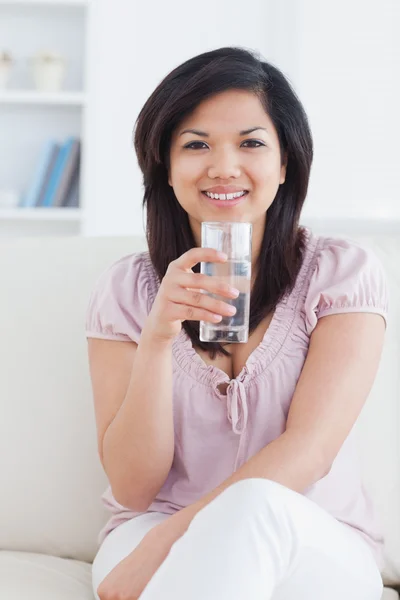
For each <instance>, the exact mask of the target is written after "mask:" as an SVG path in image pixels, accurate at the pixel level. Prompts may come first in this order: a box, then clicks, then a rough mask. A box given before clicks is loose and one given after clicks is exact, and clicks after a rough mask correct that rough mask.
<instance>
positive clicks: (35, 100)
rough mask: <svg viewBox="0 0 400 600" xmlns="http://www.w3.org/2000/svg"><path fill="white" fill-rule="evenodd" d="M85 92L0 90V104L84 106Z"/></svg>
mask: <svg viewBox="0 0 400 600" xmlns="http://www.w3.org/2000/svg"><path fill="white" fill-rule="evenodd" d="M85 102H86V94H84V93H83V92H53V93H50V92H38V91H36V90H32V91H31V90H26V91H25V90H0V104H31V105H32V104H34V105H53V106H84V105H85Z"/></svg>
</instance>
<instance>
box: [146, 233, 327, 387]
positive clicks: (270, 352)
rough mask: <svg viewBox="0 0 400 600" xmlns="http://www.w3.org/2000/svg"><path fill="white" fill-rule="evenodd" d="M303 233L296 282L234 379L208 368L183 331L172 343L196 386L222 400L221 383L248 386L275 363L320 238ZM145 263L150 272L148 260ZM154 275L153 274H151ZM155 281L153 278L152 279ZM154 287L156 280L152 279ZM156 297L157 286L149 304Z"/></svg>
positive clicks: (179, 362) (211, 366)
mask: <svg viewBox="0 0 400 600" xmlns="http://www.w3.org/2000/svg"><path fill="white" fill-rule="evenodd" d="M304 229H305V232H306V233H305V237H306V243H305V252H304V258H303V263H302V265H301V267H300V270H299V273H298V275H297V278H296V282H295V285H294V287H293V289H292V291H291V292H290V293H286V294H285V295H284V296H283V298H282V299H281V301H280V302H278V304H277V305H276V308H275V311H274V314H273V316H272V319H271V321H270V324H269V326H268V328H267V330H266V331H265V334H264V336H263V338H262V340H261V342H260V343H259V344H258V346H256V348H255V349H254V350H253V352H252V353H251V354H250V355H249V357H248V359H247V361H246V364H245V365H244V367H243V368H242V370H241V371H240V373H239V374H238V376H237V377H235V378H233V379H231V378H230V377H229V376H228V375H227V374H226V373H225V372H224V371H222V370H221V369H220V368H218V367H216V366H215V365H208V364H206V363H205V362H204V360H203V359H202V357H201V356H200V355H199V354H198V353H197V352H196V350H195V348H194V347H193V344H192V340H191V339H190V337H189V336H188V334H187V333H186V331H185V330H184V329H183V328H182V330H181V331H180V333H179V334H178V335H177V337H176V338H175V340H174V342H173V355H174V358H175V360H176V362H177V364H178V365H179V366H180V368H181V369H183V370H184V371H185V372H186V373H187V374H188V375H190V377H192V378H193V379H194V380H196V381H197V382H198V383H200V384H202V385H205V386H207V387H213V388H214V389H215V390H216V392H217V393H218V394H219V395H220V396H221V397H226V395H225V394H222V393H221V392H220V391H219V390H218V388H217V386H218V385H220V384H221V383H227V384H228V385H229V384H230V383H231V382H235V381H236V382H243V383H245V384H247V383H248V382H250V381H251V380H252V379H254V377H256V376H257V375H258V374H259V373H261V372H262V371H265V370H266V369H267V368H268V367H269V366H270V365H271V364H272V362H273V361H274V359H275V358H276V356H277V355H278V353H279V351H280V349H281V348H282V346H283V345H284V343H285V340H286V338H287V336H288V333H289V331H290V330H291V328H292V324H293V320H294V318H295V315H296V305H297V302H298V299H299V296H300V292H301V290H302V288H303V285H304V282H305V280H306V278H307V276H308V274H309V271H310V266H311V263H312V261H313V258H314V256H315V254H316V250H317V246H318V240H319V238H318V237H316V236H314V235H313V234H312V232H311V230H310V229H308V228H306V227H304ZM148 261H150V264H149V265H148V267H150V266H151V269H152V270H153V267H152V264H151V260H150V256H149V255H148ZM153 273H154V274H155V272H154V270H153ZM153 277H154V275H153ZM153 281H154V283H156V282H155V280H154V279H153ZM156 293H157V285H156V286H155V287H153V290H152V295H153V298H152V299H151V300H152V301H153V300H154V298H155V295H156Z"/></svg>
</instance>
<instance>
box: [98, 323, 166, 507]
mask: <svg viewBox="0 0 400 600" xmlns="http://www.w3.org/2000/svg"><path fill="white" fill-rule="evenodd" d="M173 455H174V426H173V411H172V342H171V343H167V342H166V343H160V342H156V341H155V340H153V339H152V337H151V335H150V334H149V333H148V332H147V331H146V330H145V329H144V330H143V332H142V336H141V339H140V343H139V345H138V348H137V351H136V354H135V360H134V365H133V367H132V373H131V378H130V382H129V386H128V390H127V393H126V396H125V399H124V401H123V403H122V405H121V408H120V409H119V411H118V413H117V415H116V417H115V418H114V420H113V421H112V423H111V424H110V426H109V427H108V429H107V431H106V434H105V436H104V440H103V460H104V465H105V468H106V472H107V474H111V473H112V474H113V476H112V479H111V477H110V475H109V479H110V484H111V487H112V490H113V493H114V494H115V496H116V499H117V501H119V502H120V504H123V505H124V506H126V507H128V508H131V509H132V510H138V511H141V510H146V509H147V507H148V505H149V503H151V501H152V499H153V498H154V496H155V495H156V494H157V493H158V491H159V489H160V488H161V486H162V485H163V483H164V481H165V479H166V478H167V476H168V473H169V471H170V468H171V465H172V460H173Z"/></svg>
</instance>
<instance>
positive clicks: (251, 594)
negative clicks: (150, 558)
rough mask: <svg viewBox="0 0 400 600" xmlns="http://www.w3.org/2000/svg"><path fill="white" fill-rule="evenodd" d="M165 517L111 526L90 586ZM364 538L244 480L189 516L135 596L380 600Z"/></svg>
mask: <svg viewBox="0 0 400 600" xmlns="http://www.w3.org/2000/svg"><path fill="white" fill-rule="evenodd" d="M167 518H169V515H166V514H163V513H158V512H153V513H147V514H145V515H140V516H138V517H135V518H133V519H131V520H130V521H127V522H125V523H123V524H121V525H119V526H118V527H117V528H116V529H114V530H113V531H112V532H111V533H110V534H109V535H108V537H107V538H106V539H105V540H104V542H103V544H102V545H101V547H100V548H99V551H98V553H97V556H96V557H95V560H94V562H93V568H92V577H93V589H94V592H95V595H96V598H97V599H98V596H97V593H96V590H97V588H98V586H99V585H100V583H101V581H102V580H103V579H104V578H105V577H106V575H107V574H108V573H109V572H110V571H111V570H112V569H113V568H114V567H115V566H116V565H117V564H118V563H119V562H120V561H121V560H122V559H123V558H125V557H126V556H127V555H128V554H130V553H131V552H132V550H133V549H134V548H135V547H136V546H137V545H138V544H139V542H140V541H141V540H142V538H143V537H144V536H145V534H146V533H147V532H148V531H150V530H151V529H152V528H153V527H154V526H155V525H157V524H158V523H160V522H161V521H163V520H165V519H167ZM382 590H383V586H382V579H381V576H380V573H379V569H378V566H377V564H376V562H375V559H374V557H373V554H372V551H371V550H370V548H369V546H368V544H367V542H364V540H363V539H362V538H361V537H359V536H358V534H356V533H355V532H353V531H352V530H351V529H350V528H349V527H347V526H346V525H343V524H342V523H340V522H339V521H337V520H336V519H334V518H333V517H332V516H331V515H330V514H328V513H327V512H326V511H324V510H323V509H321V508H320V507H319V506H318V505H316V504H315V503H314V502H312V501H311V500H309V499H308V498H306V497H305V496H303V495H302V494H298V493H296V492H294V491H292V490H290V489H288V488H286V487H284V486H282V485H280V484H278V483H275V482H273V481H270V480H266V479H259V478H254V479H244V480H241V481H239V482H237V483H235V484H233V485H231V486H230V487H228V488H227V489H225V490H224V491H223V492H222V493H221V494H220V495H219V496H217V498H215V499H214V500H213V501H212V502H210V503H209V504H208V505H207V506H206V507H205V508H203V509H202V510H201V511H199V512H198V513H197V515H196V516H195V518H194V519H193V520H192V522H191V523H190V525H189V528H188V530H187V531H186V533H185V534H184V535H183V536H182V537H181V538H180V539H179V540H177V542H175V544H173V546H172V548H171V551H170V553H169V554H168V556H167V558H166V559H165V561H164V562H163V563H162V565H161V566H160V568H159V569H158V570H157V571H156V573H155V574H154V575H153V577H152V579H151V581H150V582H149V584H148V585H147V586H146V588H145V590H144V591H143V593H142V595H141V596H140V599H141V600H188V598H190V600H204V599H205V598H206V599H207V600H250V599H251V600H293V599H294V598H296V599H297V600H314V599H318V600H380V598H381V595H382Z"/></svg>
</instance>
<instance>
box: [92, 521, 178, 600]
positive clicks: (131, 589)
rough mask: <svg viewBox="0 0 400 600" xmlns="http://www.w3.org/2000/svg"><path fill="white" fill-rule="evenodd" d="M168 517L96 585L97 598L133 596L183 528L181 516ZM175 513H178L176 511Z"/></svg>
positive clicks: (133, 599) (112, 599) (130, 598)
mask: <svg viewBox="0 0 400 600" xmlns="http://www.w3.org/2000/svg"><path fill="white" fill-rule="evenodd" d="M174 517H175V515H173V516H171V517H169V518H168V519H166V520H165V521H163V522H162V523H160V524H159V525H156V526H155V527H154V528H153V529H152V530H151V531H149V532H148V533H147V534H146V535H145V536H144V538H143V539H142V541H141V542H140V543H139V545H138V546H137V547H136V548H135V549H134V550H133V552H131V553H130V554H128V556H126V557H125V558H124V559H123V560H122V561H121V562H119V563H118V565H117V566H116V567H114V569H112V571H110V573H109V574H108V575H107V576H106V577H105V579H103V581H102V582H101V584H100V585H99V587H98V588H97V594H98V596H99V598H100V600H116V599H117V598H124V600H137V599H138V598H139V597H140V594H141V593H142V592H143V590H144V588H145V587H146V585H147V584H148V583H149V581H150V579H151V578H152V577H153V575H154V573H155V572H156V571H157V570H158V568H159V567H160V566H161V564H162V563H163V562H164V560H165V559H166V558H167V556H168V553H169V551H170V550H171V547H172V545H173V544H174V542H176V541H177V540H178V539H179V538H180V537H181V536H182V535H183V533H184V532H185V531H186V527H185V526H183V524H182V519H174ZM176 517H178V514H177V515H176Z"/></svg>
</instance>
